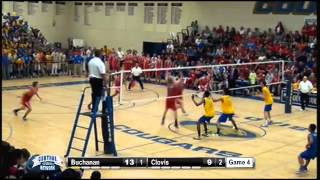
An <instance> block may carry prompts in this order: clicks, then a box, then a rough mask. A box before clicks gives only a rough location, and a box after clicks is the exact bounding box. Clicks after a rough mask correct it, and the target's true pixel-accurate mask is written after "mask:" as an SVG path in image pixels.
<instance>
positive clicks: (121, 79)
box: [119, 70, 123, 104]
mask: <svg viewBox="0 0 320 180" xmlns="http://www.w3.org/2000/svg"><path fill="white" fill-rule="evenodd" d="M122 86H123V70H121V71H120V95H119V104H122V96H123V87H122Z"/></svg>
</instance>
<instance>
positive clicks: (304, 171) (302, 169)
mask: <svg viewBox="0 0 320 180" xmlns="http://www.w3.org/2000/svg"><path fill="white" fill-rule="evenodd" d="M307 171H308V169H307V168H306V167H305V166H302V167H300V168H299V170H298V171H297V172H296V173H297V174H303V173H306V172H307Z"/></svg>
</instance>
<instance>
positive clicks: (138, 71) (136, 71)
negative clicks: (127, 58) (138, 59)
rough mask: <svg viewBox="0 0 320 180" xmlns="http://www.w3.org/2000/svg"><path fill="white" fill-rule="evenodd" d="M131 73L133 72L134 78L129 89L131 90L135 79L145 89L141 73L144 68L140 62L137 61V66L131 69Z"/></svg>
mask: <svg viewBox="0 0 320 180" xmlns="http://www.w3.org/2000/svg"><path fill="white" fill-rule="evenodd" d="M131 74H132V80H131V82H130V83H129V88H128V89H129V91H130V89H131V86H132V83H133V82H134V81H138V82H139V84H140V87H141V90H143V89H144V88H143V84H142V81H141V79H140V75H141V74H142V69H141V68H140V67H139V64H138V63H136V66H135V67H133V68H132V69H131Z"/></svg>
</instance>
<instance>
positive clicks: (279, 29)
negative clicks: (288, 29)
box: [275, 21, 284, 35]
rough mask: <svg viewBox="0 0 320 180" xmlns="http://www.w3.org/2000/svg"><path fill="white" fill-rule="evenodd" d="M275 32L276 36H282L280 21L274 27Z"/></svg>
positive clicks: (282, 28) (282, 30) (282, 29)
mask: <svg viewBox="0 0 320 180" xmlns="http://www.w3.org/2000/svg"><path fill="white" fill-rule="evenodd" d="M275 32H276V35H282V34H283V33H284V27H283V25H282V22H281V21H279V22H278V24H277V26H276V27H275Z"/></svg>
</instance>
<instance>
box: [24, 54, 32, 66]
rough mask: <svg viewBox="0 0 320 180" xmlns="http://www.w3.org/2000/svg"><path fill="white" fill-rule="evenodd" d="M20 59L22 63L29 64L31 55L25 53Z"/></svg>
mask: <svg viewBox="0 0 320 180" xmlns="http://www.w3.org/2000/svg"><path fill="white" fill-rule="evenodd" d="M22 59H23V62H24V64H29V63H30V61H31V57H30V56H29V55H27V54H25V55H24V56H23V58H22Z"/></svg>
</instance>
